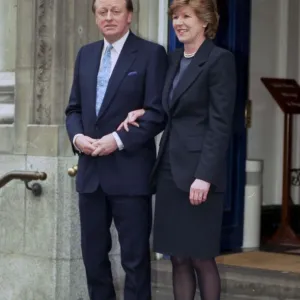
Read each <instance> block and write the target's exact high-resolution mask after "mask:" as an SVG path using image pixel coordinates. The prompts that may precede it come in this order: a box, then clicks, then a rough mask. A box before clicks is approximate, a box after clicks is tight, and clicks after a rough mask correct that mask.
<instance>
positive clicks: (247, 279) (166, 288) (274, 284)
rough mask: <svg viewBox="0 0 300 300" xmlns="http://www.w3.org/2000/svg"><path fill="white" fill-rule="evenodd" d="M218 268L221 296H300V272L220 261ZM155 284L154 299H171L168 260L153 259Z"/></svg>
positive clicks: (280, 299) (286, 299) (272, 299)
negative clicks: (236, 265) (248, 266)
mask: <svg viewBox="0 0 300 300" xmlns="http://www.w3.org/2000/svg"><path fill="white" fill-rule="evenodd" d="M219 270H220V275H221V278H222V294H223V296H222V297H223V298H222V299H221V300H223V299H224V300H229V299H231V300H238V299H241V300H254V299H255V300H299V299H300V274H295V273H285V272H278V271H267V270H260V269H252V268H243V267H233V266H226V265H219ZM152 285H153V291H154V295H155V297H156V298H154V299H156V300H162V299H164V300H169V299H172V273H171V265H170V262H169V261H167V260H160V261H154V262H153V263H152ZM161 295H162V296H161ZM163 296H164V297H165V298H163ZM168 297H169V298H168Z"/></svg>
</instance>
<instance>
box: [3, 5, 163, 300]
mask: <svg viewBox="0 0 300 300" xmlns="http://www.w3.org/2000/svg"><path fill="white" fill-rule="evenodd" d="M152 1H153V3H154V2H155V3H158V0H155V1H154V0H151V1H147V0H140V1H137V0H136V1H135V7H136V8H135V12H134V22H133V25H132V29H133V31H134V32H136V33H139V32H141V33H142V34H143V35H144V36H145V37H150V35H148V33H149V30H148V33H147V30H146V29H142V28H146V27H147V26H148V25H147V26H146V27H143V26H144V21H143V19H142V18H141V17H140V16H143V18H144V17H145V18H146V16H147V12H146V10H147V9H148V5H147V2H152ZM91 2H92V1H91V0H17V46H16V88H15V91H16V95H15V122H14V124H11V125H9V127H8V128H5V130H2V129H1V127H0V134H1V139H3V137H4V141H5V143H4V145H3V143H0V153H1V155H0V170H1V173H0V176H1V175H3V174H4V173H6V172H9V171H11V170H34V171H36V170H37V171H43V172H46V173H47V175H48V178H47V180H46V181H45V182H42V183H41V185H42V188H43V193H42V195H41V196H40V197H34V196H33V194H32V193H31V191H30V190H27V189H26V188H25V186H24V184H23V183H22V182H20V181H12V182H10V183H9V184H7V185H6V186H5V187H3V188H2V189H0V295H1V297H0V298H1V299H2V298H3V299H5V300H33V299H34V300H87V299H88V298H87V290H86V281H85V272H84V268H83V264H82V259H81V250H80V227H79V217H78V203H77V202H78V200H77V198H78V197H77V193H76V192H75V181H74V178H70V177H69V176H68V175H67V169H68V168H69V167H71V166H72V165H74V164H76V162H77V157H74V155H73V153H72V152H71V149H70V143H69V140H68V138H67V134H66V131H65V126H64V109H65V107H66V104H67V102H68V96H69V91H70V86H71V82H72V79H73V66H74V61H75V56H76V54H77V51H78V49H79V47H80V46H81V45H83V44H86V43H88V42H90V41H94V40H97V39H99V33H98V30H97V28H96V26H95V22H94V16H93V14H92V12H91ZM142 2H143V5H144V6H142ZM142 7H144V8H143V9H142ZM141 9H142V10H141ZM145 20H147V21H145V22H147V24H150V23H151V22H150V21H151V20H150V19H149V18H146V19H145ZM153 23H154V24H155V21H154V22H153ZM151 36H152V37H153V36H154V35H153V34H152V35H151ZM112 235H113V241H114V243H113V249H112V251H111V260H112V265H113V273H114V276H115V279H116V287H117V288H120V286H122V282H123V278H124V273H123V271H122V268H121V266H120V250H119V245H118V243H117V234H116V232H115V229H114V228H112Z"/></svg>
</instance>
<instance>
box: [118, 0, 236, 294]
mask: <svg viewBox="0 0 300 300" xmlns="http://www.w3.org/2000/svg"><path fill="white" fill-rule="evenodd" d="M169 14H170V16H171V17H172V20H173V27H174V30H175V33H176V35H177V37H178V39H179V41H180V42H182V43H183V44H184V49H179V50H177V51H175V52H174V53H172V54H170V66H169V70H168V73H167V77H166V82H165V88H164V92H163V108H164V110H165V113H166V120H167V121H166V124H164V133H163V136H162V139H161V143H160V149H159V154H158V158H157V162H156V165H155V168H154V176H155V180H156V207H155V220H154V250H155V252H159V253H165V254H169V255H170V256H171V261H172V266H173V287H174V297H175V299H176V300H192V299H194V296H195V290H196V282H197V281H198V284H199V288H200V292H201V299H202V300H219V298H220V277H219V273H218V269H217V265H216V262H215V257H216V256H217V255H218V254H219V246H220V234H221V225H222V214H223V198H224V191H225V186H226V153H227V149H228V145H229V140H230V136H231V131H232V118H233V111H234V106H235V92H236V75H235V63H234V57H233V55H232V54H231V53H230V52H229V51H227V50H225V49H221V48H219V47H216V46H215V45H214V44H213V42H212V40H211V39H213V38H214V37H215V34H216V31H217V27H218V13H217V7H216V4H215V1H214V0H174V1H173V3H172V5H171V7H170V9H169ZM144 113H145V114H146V113H147V110H146V111H145V110H138V111H134V112H131V113H130V114H129V115H128V118H127V119H126V121H125V122H124V123H123V124H122V125H121V126H124V127H125V128H127V130H128V124H131V125H136V126H137V125H138V124H137V119H138V118H139V117H140V116H142V115H143V114H144ZM141 125H142V124H141Z"/></svg>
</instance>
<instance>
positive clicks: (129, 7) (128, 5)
mask: <svg viewBox="0 0 300 300" xmlns="http://www.w3.org/2000/svg"><path fill="white" fill-rule="evenodd" d="M96 1H97V0H93V5H92V11H93V13H95V10H96V9H95V3H96ZM124 1H125V2H126V8H127V10H128V11H130V12H133V3H132V0H124Z"/></svg>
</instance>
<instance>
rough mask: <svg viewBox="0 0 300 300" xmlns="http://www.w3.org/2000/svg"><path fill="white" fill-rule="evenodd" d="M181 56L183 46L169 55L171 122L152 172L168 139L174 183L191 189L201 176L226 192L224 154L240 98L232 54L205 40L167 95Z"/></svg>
mask: <svg viewBox="0 0 300 300" xmlns="http://www.w3.org/2000/svg"><path fill="white" fill-rule="evenodd" d="M182 56H183V51H182V49H180V50H177V51H175V52H174V53H173V54H171V57H170V66H169V70H168V72H167V77H166V82H165V87H164V91H163V107H164V110H165V112H166V113H167V115H168V121H167V125H166V128H165V131H164V134H163V136H162V139H161V143H160V150H159V154H158V160H157V163H156V166H155V168H154V173H155V171H156V169H157V166H158V165H159V162H160V159H161V157H162V153H163V151H164V149H165V147H166V142H167V139H168V138H169V155H170V163H171V170H172V175H173V178H174V180H175V182H176V185H177V186H178V187H179V188H180V189H182V190H184V191H189V190H190V187H191V184H192V183H193V181H194V180H195V179H196V178H198V179H201V180H204V181H206V182H209V183H211V184H212V187H211V189H212V190H214V191H220V192H222V191H224V190H225V187H226V171H227V168H226V165H227V164H226V158H227V156H226V153H227V148H228V146H229V141H230V136H231V131H232V118H233V111H234V107H235V98H236V74H235V62H234V57H233V55H232V54H231V53H230V52H229V51H227V50H225V49H222V48H219V47H216V46H215V45H214V44H213V42H212V41H211V40H208V39H207V40H205V41H204V43H203V44H202V45H201V47H200V48H199V50H198V51H197V53H196V55H195V57H194V58H193V61H192V62H191V63H190V65H189V66H188V67H187V69H186V71H185V73H184V75H183V77H182V79H181V80H180V81H179V83H178V85H177V87H176V88H175V90H174V91H173V97H172V99H169V95H170V90H171V88H172V83H173V79H174V77H175V75H176V73H177V71H178V67H179V65H180V60H181V58H182Z"/></svg>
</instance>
